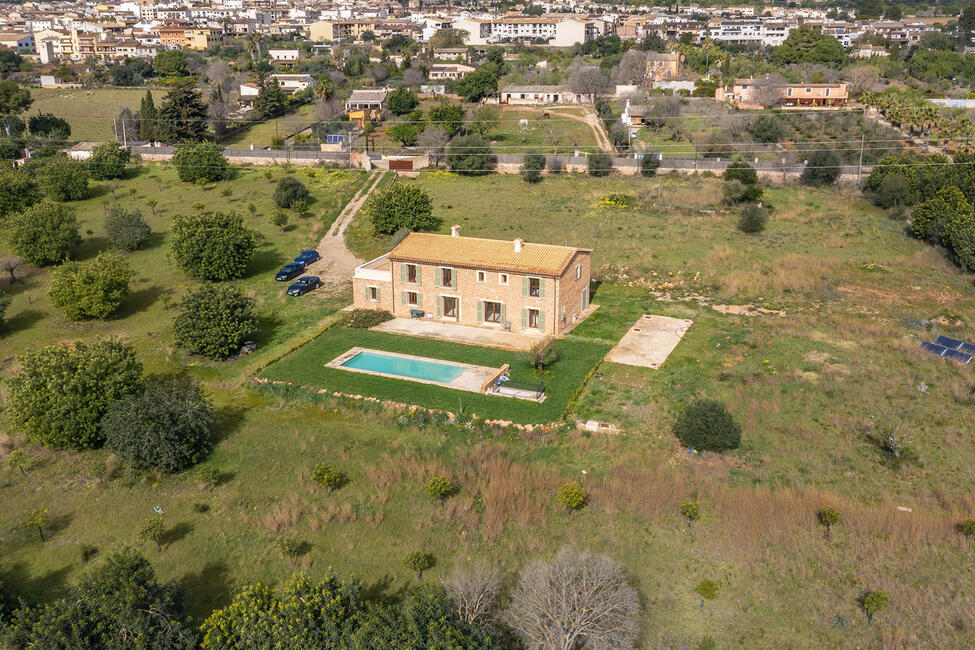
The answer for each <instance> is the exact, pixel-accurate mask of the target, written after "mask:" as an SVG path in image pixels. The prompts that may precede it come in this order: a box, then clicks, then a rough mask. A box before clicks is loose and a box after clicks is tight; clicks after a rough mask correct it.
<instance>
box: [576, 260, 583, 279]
mask: <svg viewBox="0 0 975 650" xmlns="http://www.w3.org/2000/svg"><path fill="white" fill-rule="evenodd" d="M581 277H582V264H576V280H578V279H579V278H581Z"/></svg>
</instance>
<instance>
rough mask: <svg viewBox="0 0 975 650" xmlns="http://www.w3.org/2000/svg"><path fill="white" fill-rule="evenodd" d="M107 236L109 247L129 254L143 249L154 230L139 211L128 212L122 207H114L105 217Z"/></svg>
mask: <svg viewBox="0 0 975 650" xmlns="http://www.w3.org/2000/svg"><path fill="white" fill-rule="evenodd" d="M105 234H106V236H107V237H108V245H109V246H111V247H112V248H114V249H115V250H119V251H124V252H126V253H129V252H132V251H134V250H138V249H139V248H142V246H143V245H144V244H145V243H146V242H147V241H149V236H150V235H151V234H152V228H150V227H149V224H147V223H146V221H145V219H143V218H142V213H141V212H139V211H138V210H126V209H125V208H123V207H122V206H121V205H113V206H112V207H111V208H109V210H108V214H107V215H106V216H105Z"/></svg>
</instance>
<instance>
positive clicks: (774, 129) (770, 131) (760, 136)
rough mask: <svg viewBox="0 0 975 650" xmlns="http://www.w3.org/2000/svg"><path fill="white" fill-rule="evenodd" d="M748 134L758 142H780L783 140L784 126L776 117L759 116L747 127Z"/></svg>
mask: <svg viewBox="0 0 975 650" xmlns="http://www.w3.org/2000/svg"><path fill="white" fill-rule="evenodd" d="M748 132H749V133H751V135H752V137H753V138H755V139H756V140H758V141H759V142H765V143H773V142H782V140H784V139H785V133H786V132H785V125H784V124H783V123H782V120H781V119H780V118H779V117H778V116H776V115H761V116H759V118H758V119H756V120H755V121H754V122H752V123H751V124H749V125H748Z"/></svg>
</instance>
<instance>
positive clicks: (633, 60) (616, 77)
mask: <svg viewBox="0 0 975 650" xmlns="http://www.w3.org/2000/svg"><path fill="white" fill-rule="evenodd" d="M646 76H647V53H646V52H641V51H640V50H627V51H626V54H624V55H623V58H622V59H621V60H620V62H619V64H618V65H617V66H616V67H615V68H613V71H612V72H611V73H610V78H611V79H612V80H613V82H614V83H617V84H621V85H625V84H642V83H643V81H644V80H645V79H646Z"/></svg>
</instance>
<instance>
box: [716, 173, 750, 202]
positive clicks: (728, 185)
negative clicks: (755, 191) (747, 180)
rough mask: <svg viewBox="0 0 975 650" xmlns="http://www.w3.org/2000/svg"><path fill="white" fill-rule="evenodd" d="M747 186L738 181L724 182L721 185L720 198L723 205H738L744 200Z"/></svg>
mask: <svg viewBox="0 0 975 650" xmlns="http://www.w3.org/2000/svg"><path fill="white" fill-rule="evenodd" d="M747 191H748V186H747V185H745V184H744V183H742V182H741V181H739V180H736V179H731V180H726V181H725V182H724V183H722V184H721V197H722V200H723V201H724V202H725V203H728V204H733V203H740V202H742V201H744V200H745V193H746V192H747Z"/></svg>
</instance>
